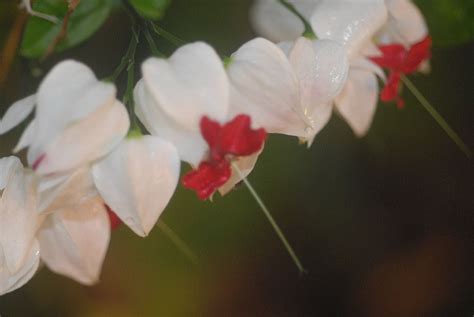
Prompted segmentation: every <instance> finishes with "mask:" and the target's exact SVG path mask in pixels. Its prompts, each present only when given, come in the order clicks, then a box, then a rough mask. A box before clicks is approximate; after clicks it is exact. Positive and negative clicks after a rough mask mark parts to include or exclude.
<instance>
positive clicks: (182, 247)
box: [156, 220, 199, 265]
mask: <svg viewBox="0 0 474 317" xmlns="http://www.w3.org/2000/svg"><path fill="white" fill-rule="evenodd" d="M156 225H157V227H158V228H159V229H160V230H161V231H162V232H163V233H164V234H165V235H166V236H167V237H168V239H170V240H171V242H173V244H174V245H175V246H176V247H177V248H178V250H179V251H181V252H182V253H183V255H184V256H185V257H186V258H187V259H188V260H189V261H191V263H193V264H195V265H198V263H199V260H198V257H197V256H196V255H195V254H194V253H193V251H191V249H190V248H189V247H188V245H187V244H186V243H185V242H184V241H183V240H182V239H181V238H180V237H179V236H178V235H177V234H176V233H175V232H174V231H173V230H172V229H171V228H170V227H168V225H167V224H166V223H164V222H163V221H162V220H159V221H158V223H157V224H156Z"/></svg>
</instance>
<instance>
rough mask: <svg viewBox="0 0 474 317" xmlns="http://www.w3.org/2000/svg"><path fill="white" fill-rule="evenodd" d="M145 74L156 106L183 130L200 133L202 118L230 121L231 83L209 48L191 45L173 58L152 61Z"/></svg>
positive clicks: (144, 67)
mask: <svg viewBox="0 0 474 317" xmlns="http://www.w3.org/2000/svg"><path fill="white" fill-rule="evenodd" d="M142 71H143V80H144V85H145V86H146V90H147V91H148V92H149V93H151V97H152V98H153V100H154V103H155V105H156V106H158V107H160V110H161V111H162V112H164V113H165V114H166V115H167V116H168V118H169V119H170V120H173V121H174V122H175V123H176V125H179V126H180V128H181V129H185V130H189V131H198V130H199V121H200V120H201V118H202V116H208V117H210V118H212V119H214V120H218V121H223V120H224V119H225V118H226V115H227V111H228V106H229V82H228V79H227V75H226V73H225V70H224V66H223V64H222V61H221V59H220V58H219V56H218V55H217V53H216V52H215V51H214V49H213V48H212V47H210V46H209V45H207V44H205V43H202V42H197V43H192V44H187V45H184V46H182V47H180V48H179V49H177V50H176V52H174V54H173V55H171V57H170V58H169V59H159V58H150V59H148V60H146V61H145V62H144V63H143V65H142Z"/></svg>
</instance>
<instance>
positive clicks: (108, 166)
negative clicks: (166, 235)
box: [93, 136, 180, 237]
mask: <svg viewBox="0 0 474 317" xmlns="http://www.w3.org/2000/svg"><path fill="white" fill-rule="evenodd" d="M179 168H180V160H179V156H178V152H177V150H176V148H175V147H174V145H173V144H171V143H170V142H167V141H165V140H163V139H161V138H159V137H155V136H140V137H133V138H128V139H126V140H124V141H122V143H121V144H120V145H119V146H118V147H117V148H116V149H115V150H113V151H112V152H111V153H110V154H109V155H107V156H106V157H105V158H104V159H103V160H102V161H100V162H98V163H96V164H95V165H94V167H93V175H94V180H95V184H96V186H97V189H98V190H99V192H100V194H101V196H102V197H103V199H104V201H105V202H106V204H107V205H108V206H109V207H110V208H111V209H112V210H113V211H114V212H115V213H116V214H117V216H118V217H119V218H120V219H121V220H122V221H123V222H124V223H125V224H126V225H128V226H129V227H130V228H131V229H132V230H133V231H134V232H135V233H136V234H137V235H139V236H142V237H144V236H146V235H148V233H149V232H150V231H151V229H153V227H154V226H155V224H156V222H157V220H158V218H159V216H160V215H161V213H162V212H163V210H164V209H165V207H166V205H167V204H168V202H169V200H170V199H171V197H172V195H173V193H174V191H175V189H176V185H177V184H178V180H179Z"/></svg>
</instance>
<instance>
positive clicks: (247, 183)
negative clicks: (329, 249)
mask: <svg viewBox="0 0 474 317" xmlns="http://www.w3.org/2000/svg"><path fill="white" fill-rule="evenodd" d="M232 167H233V168H234V169H235V171H237V173H238V174H239V175H240V176H241V177H242V180H243V182H244V184H245V186H247V188H248V190H249V192H250V194H252V196H253V198H254V199H255V201H256V202H257V204H258V205H259V206H260V209H261V210H262V211H263V213H264V214H265V216H266V217H267V219H268V221H269V222H270V224H271V225H272V227H273V229H274V230H275V233H276V234H277V235H278V237H279V238H280V240H281V242H282V243H283V245H284V246H285V249H286V250H287V251H288V253H289V255H290V257H291V259H292V260H293V262H294V263H295V265H296V267H297V268H298V271H299V272H300V274H301V275H303V274H305V273H306V272H307V271H306V270H305V268H304V267H303V264H301V261H300V259H299V258H298V256H297V255H296V253H295V251H294V250H293V247H292V246H291V245H290V243H289V242H288V240H287V239H286V237H285V235H284V234H283V232H282V231H281V229H280V227H279V226H278V224H277V223H276V221H275V219H274V218H273V216H272V215H271V213H270V211H269V210H268V208H267V206H266V205H265V203H264V202H263V200H262V199H261V198H260V196H259V195H258V193H257V191H256V190H255V189H254V188H253V186H252V184H251V183H250V181H249V180H248V179H247V178H246V177H243V175H242V172H241V171H240V169H239V167H238V166H237V165H236V164H234V163H233V164H232Z"/></svg>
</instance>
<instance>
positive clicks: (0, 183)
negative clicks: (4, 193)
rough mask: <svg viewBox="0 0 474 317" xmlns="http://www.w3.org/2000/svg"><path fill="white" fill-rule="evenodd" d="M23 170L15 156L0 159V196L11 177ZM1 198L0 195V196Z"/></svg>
mask: <svg viewBox="0 0 474 317" xmlns="http://www.w3.org/2000/svg"><path fill="white" fill-rule="evenodd" d="M22 169H23V165H22V164H21V161H20V159H19V158H18V157H16V156H8V157H3V158H0V194H1V190H3V189H4V188H5V187H6V186H7V184H8V182H9V181H10V179H11V178H12V176H14V175H15V174H16V173H19V172H20V171H21V170H22ZM0 197H1V195H0Z"/></svg>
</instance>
